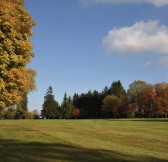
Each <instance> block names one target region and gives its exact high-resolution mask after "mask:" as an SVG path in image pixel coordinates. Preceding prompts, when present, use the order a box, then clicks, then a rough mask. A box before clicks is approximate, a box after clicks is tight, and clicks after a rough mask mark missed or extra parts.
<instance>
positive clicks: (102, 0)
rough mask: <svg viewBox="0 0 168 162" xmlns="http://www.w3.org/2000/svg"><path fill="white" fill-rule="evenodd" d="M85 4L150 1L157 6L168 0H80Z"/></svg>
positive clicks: (165, 3)
mask: <svg viewBox="0 0 168 162" xmlns="http://www.w3.org/2000/svg"><path fill="white" fill-rule="evenodd" d="M79 1H80V2H81V3H82V4H84V5H90V4H128V3H148V4H152V5H155V6H156V7H162V6H165V5H168V0H79Z"/></svg>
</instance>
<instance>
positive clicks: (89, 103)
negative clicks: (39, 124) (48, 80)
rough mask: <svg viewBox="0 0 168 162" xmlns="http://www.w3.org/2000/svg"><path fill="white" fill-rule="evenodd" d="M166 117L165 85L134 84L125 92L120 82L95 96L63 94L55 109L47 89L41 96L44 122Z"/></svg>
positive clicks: (167, 86) (167, 88)
mask: <svg viewBox="0 0 168 162" xmlns="http://www.w3.org/2000/svg"><path fill="white" fill-rule="evenodd" d="M167 116H168V84H167V83H158V84H155V85H152V84H148V83H146V82H145V81H140V80H138V81H134V82H133V83H132V84H130V85H129V88H128V90H127V91H126V90H125V89H124V87H123V86H122V84H121V82H120V81H115V82H113V83H112V84H111V86H110V87H108V86H105V88H104V89H103V90H102V91H101V92H98V91H97V90H94V91H91V90H89V91H88V92H87V93H81V94H77V93H75V94H74V95H73V97H71V96H67V94H66V93H65V94H64V98H63V102H62V103H61V104H60V105H59V104H58V102H57V101H56V100H55V98H54V95H53V89H52V87H51V86H50V87H49V88H48V90H47V93H46V94H45V96H44V103H43V105H42V110H41V117H42V118H46V119H73V118H80V119H98V118H155V117H157V118H158V117H165V118H167Z"/></svg>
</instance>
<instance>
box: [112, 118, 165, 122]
mask: <svg viewBox="0 0 168 162" xmlns="http://www.w3.org/2000/svg"><path fill="white" fill-rule="evenodd" d="M109 120H110V121H135V122H168V119H167V118H164V119H150V118H146V119H144V118H143V119H138V118H137V119H109Z"/></svg>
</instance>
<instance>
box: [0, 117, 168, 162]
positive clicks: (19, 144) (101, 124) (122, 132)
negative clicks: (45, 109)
mask: <svg viewBox="0 0 168 162" xmlns="http://www.w3.org/2000/svg"><path fill="white" fill-rule="evenodd" d="M0 129H1V130H0V161H10V162H14V161H22V162H23V161H61V162H68V161H73V162H77V161H81V162H87V161H90V162H111V161H115V162H117V161H132V162H138V161H139V162H140V161H148V162H150V161H151V162H155V161H160V162H164V161H168V155H167V152H168V120H18V121H16V120H15V121H12V120H11V121H7V120H6V121H3V120H2V121H0Z"/></svg>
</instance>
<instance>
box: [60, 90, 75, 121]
mask: <svg viewBox="0 0 168 162" xmlns="http://www.w3.org/2000/svg"><path fill="white" fill-rule="evenodd" d="M61 109H62V117H63V118H66V119H69V118H71V117H72V116H73V111H74V105H73V100H72V99H71V97H70V96H69V97H67V94H66V92H65V94H64V98H63V102H62V104H61Z"/></svg>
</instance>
